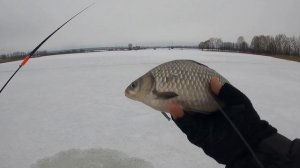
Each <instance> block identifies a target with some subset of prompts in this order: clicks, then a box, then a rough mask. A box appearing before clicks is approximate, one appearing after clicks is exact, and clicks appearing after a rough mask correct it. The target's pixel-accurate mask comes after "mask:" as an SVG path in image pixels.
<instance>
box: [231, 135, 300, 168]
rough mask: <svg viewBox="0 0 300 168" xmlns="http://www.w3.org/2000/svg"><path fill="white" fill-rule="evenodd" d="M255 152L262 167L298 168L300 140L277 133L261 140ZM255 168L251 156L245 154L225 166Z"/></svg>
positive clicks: (299, 165)
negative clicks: (292, 139)
mask: <svg viewBox="0 0 300 168" xmlns="http://www.w3.org/2000/svg"><path fill="white" fill-rule="evenodd" d="M255 153H256V155H257V156H258V158H259V160H260V161H261V162H262V163H263V165H264V168H300V140H299V139H295V140H294V141H291V140H289V139H288V138H286V137H284V136H283V135H280V134H278V133H276V134H274V135H272V136H270V137H268V138H266V139H265V140H263V141H262V142H261V143H260V144H259V145H258V146H257V147H256V148H255ZM241 167H243V168H257V167H258V166H257V164H256V162H255V160H254V159H253V157H251V156H250V155H245V156H244V157H241V158H240V159H238V160H236V162H234V163H232V164H231V165H227V166H226V168H241Z"/></svg>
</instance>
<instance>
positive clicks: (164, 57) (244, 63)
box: [0, 50, 300, 168]
mask: <svg viewBox="0 0 300 168" xmlns="http://www.w3.org/2000/svg"><path fill="white" fill-rule="evenodd" d="M174 59H193V60H196V61H198V62H201V63H204V64H206V65H208V66H209V67H211V68H213V69H215V70H217V71H218V72H220V73H221V74H222V75H224V76H225V77H226V78H227V79H228V80H229V81H230V82H231V83H232V84H233V85H235V86H236V87H238V88H239V89H240V90H242V91H243V92H244V93H245V94H246V95H247V96H248V97H249V98H250V99H251V100H252V102H253V104H254V106H255V107H256V109H257V111H258V112H259V114H260V116H261V117H262V118H263V119H266V120H268V121H269V122H270V123H271V124H272V125H273V126H275V127H277V128H278V130H279V132H280V133H282V134H284V135H286V136H287V137H289V138H291V139H294V138H296V137H300V130H299V127H300V123H299V119H300V113H299V112H300V111H299V109H300V103H299V100H300V87H299V86H300V64H299V63H297V62H291V61H286V60H280V59H275V58H271V57H265V56H256V55H250V54H238V53H218V52H203V51H199V50H140V51H115V52H98V53H87V54H70V55H58V56H49V57H42V58H35V59H31V60H30V61H29V63H28V64H27V65H26V66H25V67H23V69H22V70H21V71H20V72H19V73H18V74H17V75H16V76H15V78H14V79H13V80H12V81H11V83H10V84H9V85H8V86H7V88H6V89H5V90H4V91H3V92H2V94H1V95H0V135H1V137H0V139H1V140H0V167H1V168H21V167H24V168H29V167H34V168H35V167H39V166H40V167H43V168H45V167H47V166H45V165H48V167H59V165H65V166H63V167H65V168H69V167H72V166H68V164H67V163H69V162H72V159H73V160H74V161H75V160H81V161H82V163H78V164H75V163H74V164H73V166H74V165H75V166H74V167H76V165H77V167H80V166H79V165H82V164H83V163H87V164H88V165H87V166H86V167H109V166H107V165H109V164H110V163H111V165H117V164H115V163H113V162H116V160H118V159H113V158H112V159H111V160H109V159H108V160H107V163H104V162H105V160H104V161H103V163H100V162H96V161H95V162H93V158H96V157H98V156H103V157H104V156H105V157H107V156H111V157H112V156H114V157H115V158H119V160H122V161H124V158H127V160H128V163H126V164H127V165H131V166H129V167H155V168H167V167H170V168H182V167H186V168H199V167H206V168H220V167H224V166H223V165H219V164H218V163H216V162H215V161H214V160H213V159H211V158H209V157H208V156H206V155H205V154H204V153H203V152H202V150H201V149H200V148H198V147H196V146H194V145H192V144H191V143H189V142H188V141H187V139H186V137H185V135H184V134H183V133H182V132H181V131H180V130H179V129H178V128H177V127H176V125H175V124H174V123H173V122H168V121H167V120H166V119H165V118H164V117H163V116H162V115H161V114H160V113H159V112H156V111H154V110H153V109H151V108H150V107H148V106H145V105H143V104H141V103H139V102H134V101H132V100H130V99H127V98H126V97H125V96H124V89H125V88H126V87H127V85H129V84H130V83H131V82H132V81H133V80H134V79H136V78H137V77H139V76H141V75H143V74H144V73H146V72H147V71H148V70H150V69H151V68H153V67H155V66H157V65H159V64H161V63H163V62H166V61H170V60H174ZM19 64H20V62H11V63H5V64H0V84H1V86H2V85H3V84H4V83H5V81H6V80H7V79H8V78H9V76H10V75H11V74H12V73H13V71H14V70H15V69H16V68H17V67H18V65H19ZM71 149H73V150H71ZM62 151H63V152H62ZM111 151H113V152H111ZM91 153H92V154H91ZM93 154H94V155H93ZM106 154H107V155H106ZM66 155H67V156H66ZM65 158H69V160H68V161H67V160H66V159H65ZM74 158H75V159H74ZM76 158H83V159H76ZM84 158H85V159H84ZM128 158H132V159H128ZM41 159H42V160H41ZM38 160H39V161H38ZM78 162H79V161H78ZM91 162H93V164H92V163H91ZM125 162H126V159H125ZM129 162H130V163H129ZM134 164H135V166H133V165H134ZM43 165H44V166H43ZM49 165H50V166H49ZM105 165H106V166H105ZM112 167H113V166H112ZM121 167H122V166H121ZM124 167H126V166H124Z"/></svg>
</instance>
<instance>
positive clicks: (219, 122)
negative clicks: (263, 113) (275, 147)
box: [173, 84, 277, 165]
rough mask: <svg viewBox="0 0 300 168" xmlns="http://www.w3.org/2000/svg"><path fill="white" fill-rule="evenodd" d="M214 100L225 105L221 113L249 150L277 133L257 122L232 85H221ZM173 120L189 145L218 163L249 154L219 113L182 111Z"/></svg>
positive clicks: (247, 102) (240, 94)
mask: <svg viewBox="0 0 300 168" xmlns="http://www.w3.org/2000/svg"><path fill="white" fill-rule="evenodd" d="M217 97H218V98H219V99H220V100H221V101H223V102H224V103H225V107H224V108H223V110H224V111H225V113H226V114H227V115H228V116H229V118H230V119H231V120H232V121H233V123H234V124H235V125H236V127H237V128H238V129H239V131H240V132H241V134H242V135H243V136H244V137H245V139H246V140H247V142H248V143H249V145H250V146H251V147H252V148H254V149H255V147H256V146H257V145H258V144H259V143H260V142H261V141H262V140H263V139H265V138H267V137H269V136H271V135H272V134H274V133H276V132H277V130H276V129H275V128H273V127H272V126H271V125H269V124H268V122H266V121H264V120H261V119H260V117H259V116H258V114H257V112H256V111H255V109H254V108H253V106H252V104H251V102H250V100H249V99H248V98H247V97H246V96H245V95H244V94H243V93H242V92H240V91H239V90H237V89H236V88H235V87H233V86H232V85H230V84H224V86H223V87H222V88H221V90H220V92H219V95H217ZM173 120H174V122H175V123H176V124H177V126H178V127H179V128H180V129H181V130H182V131H183V132H184V133H185V134H186V135H187V138H188V139H189V141H190V142H191V143H193V144H195V145H196V146H198V147H201V148H202V149H203V150H204V152H205V153H206V154H207V155H209V156H211V157H212V158H214V159H215V160H216V161H217V162H219V163H221V164H226V165H230V164H232V163H234V162H235V160H237V159H239V158H241V157H243V156H245V155H250V153H249V151H248V149H247V148H246V146H245V144H244V143H243V142H242V140H241V139H240V137H239V136H238V134H237V133H236V132H235V131H234V129H233V128H232V126H231V125H230V124H229V122H228V121H227V120H226V119H225V117H224V116H223V114H222V113H221V112H220V111H217V112H214V113H212V114H210V115H206V114H200V113H195V112H185V115H184V116H183V117H182V118H179V119H173Z"/></svg>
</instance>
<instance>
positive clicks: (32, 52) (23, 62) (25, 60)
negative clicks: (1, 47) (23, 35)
mask: <svg viewBox="0 0 300 168" xmlns="http://www.w3.org/2000/svg"><path fill="white" fill-rule="evenodd" d="M94 4H95V3H92V4H91V5H89V6H87V7H85V8H84V9H82V10H81V11H80V12H78V13H77V14H76V15H74V16H72V17H71V18H70V19H69V20H67V21H66V22H65V23H64V24H62V25H61V26H59V27H58V28H57V29H56V30H54V31H53V32H52V33H51V34H50V35H49V36H48V37H46V38H45V39H44V40H43V41H42V42H41V43H40V44H39V45H38V46H36V47H35V49H33V50H32V51H31V52H30V53H29V54H28V55H27V56H26V57H25V58H24V59H23V61H22V63H21V64H20V65H19V68H18V69H17V70H16V71H15V72H14V73H13V74H12V76H11V77H10V78H9V79H8V80H7V82H6V83H5V84H4V86H3V87H2V88H1V90H0V94H1V93H2V91H3V90H4V88H5V87H6V86H7V84H8V83H9V82H10V81H11V79H12V78H13V77H14V76H15V75H16V73H17V72H18V71H19V70H20V69H21V68H22V67H23V66H24V65H25V64H26V63H27V62H28V60H29V59H30V58H31V57H32V56H33V55H34V54H35V52H36V51H37V50H38V49H39V48H40V47H41V46H42V45H43V44H44V43H45V42H46V41H47V40H48V39H49V38H50V37H51V36H52V35H53V34H55V33H56V32H57V31H58V30H59V29H61V28H62V27H63V26H64V25H66V24H67V23H69V22H70V21H71V20H72V19H74V18H75V17H76V16H78V15H79V14H81V13H82V12H84V11H85V10H87V9H88V8H90V7H91V6H93V5H94Z"/></svg>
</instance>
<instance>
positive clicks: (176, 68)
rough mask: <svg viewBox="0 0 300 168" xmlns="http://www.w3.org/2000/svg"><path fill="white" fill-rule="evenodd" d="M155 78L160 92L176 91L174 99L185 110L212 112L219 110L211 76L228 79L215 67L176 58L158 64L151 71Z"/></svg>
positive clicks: (223, 79) (222, 79)
mask: <svg viewBox="0 0 300 168" xmlns="http://www.w3.org/2000/svg"><path fill="white" fill-rule="evenodd" d="M150 73H152V75H153V76H154V78H155V82H156V90H157V91H158V92H175V93H176V94H178V96H177V97H175V98H173V99H172V101H176V102H179V103H180V104H181V105H182V106H183V109H184V110H187V111H190V110H191V111H198V112H212V111H216V110H217V106H216V105H215V102H213V101H215V100H212V98H213V96H212V94H211V92H210V89H209V81H210V79H211V77H213V76H218V77H220V80H221V82H222V83H225V82H227V80H226V79H225V78H224V77H222V76H221V75H220V74H218V73H217V72H216V71H214V70H213V69H210V68H208V67H207V66H205V65H202V64H200V63H197V62H195V61H192V60H175V61H170V62H167V63H164V64H161V65H159V66H157V67H156V68H154V69H152V70H151V71H150Z"/></svg>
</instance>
